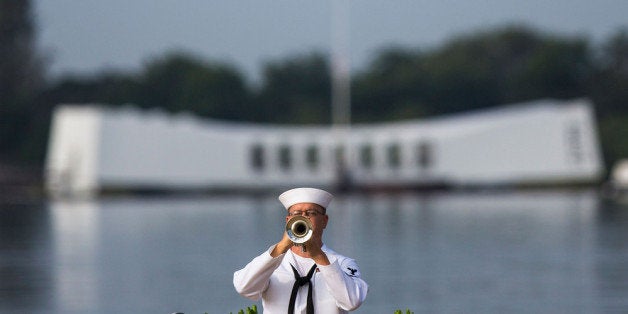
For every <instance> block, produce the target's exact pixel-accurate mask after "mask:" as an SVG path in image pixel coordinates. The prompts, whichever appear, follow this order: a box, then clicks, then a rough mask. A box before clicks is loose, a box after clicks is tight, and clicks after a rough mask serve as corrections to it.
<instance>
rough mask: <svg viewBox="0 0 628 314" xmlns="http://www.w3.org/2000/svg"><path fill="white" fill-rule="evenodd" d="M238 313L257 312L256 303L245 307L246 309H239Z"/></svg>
mask: <svg viewBox="0 0 628 314" xmlns="http://www.w3.org/2000/svg"><path fill="white" fill-rule="evenodd" d="M205 314H207V313H205ZM229 314H233V312H231V313H229ZM238 314H257V305H255V304H253V305H252V306H250V307H247V308H246V311H245V310H239V311H238Z"/></svg>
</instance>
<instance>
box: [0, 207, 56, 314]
mask: <svg viewBox="0 0 628 314" xmlns="http://www.w3.org/2000/svg"><path fill="white" fill-rule="evenodd" d="M48 219H49V218H48V215H47V212H46V211H45V210H44V208H43V206H42V205H41V204H5V203H2V202H0V313H16V312H23V313H37V311H38V310H41V309H43V308H51V304H50V303H49V300H50V299H51V297H50V293H51V289H50V286H51V282H52V278H51V277H52V275H51V271H52V270H51V269H50V267H48V266H49V264H48V261H49V259H48V257H49V256H50V254H51V249H50V242H49V237H50V234H51V231H50V229H49V227H48ZM16 309H19V310H18V311H16Z"/></svg>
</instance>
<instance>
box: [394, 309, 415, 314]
mask: <svg viewBox="0 0 628 314" xmlns="http://www.w3.org/2000/svg"><path fill="white" fill-rule="evenodd" d="M395 314H403V312H402V311H401V310H396V311H395ZM406 314H414V312H412V311H410V310H408V309H406Z"/></svg>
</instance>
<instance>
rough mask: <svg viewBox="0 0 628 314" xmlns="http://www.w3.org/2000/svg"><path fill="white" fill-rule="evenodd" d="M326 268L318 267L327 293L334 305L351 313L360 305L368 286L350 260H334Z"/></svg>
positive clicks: (356, 266)
mask: <svg viewBox="0 0 628 314" xmlns="http://www.w3.org/2000/svg"><path fill="white" fill-rule="evenodd" d="M330 262H331V263H330V264H329V265H327V266H319V267H318V268H319V269H320V272H321V274H322V275H323V278H324V279H325V284H326V285H327V289H328V290H329V293H330V294H331V295H332V296H333V297H334V299H335V300H336V305H337V306H338V307H340V308H341V309H343V310H345V311H353V310H355V309H357V308H358V307H360V305H362V302H364V299H366V294H367V292H368V285H367V284H366V282H365V281H364V280H362V278H360V269H359V268H358V265H357V263H356V262H355V261H354V260H352V259H350V258H342V259H334V260H332V261H330Z"/></svg>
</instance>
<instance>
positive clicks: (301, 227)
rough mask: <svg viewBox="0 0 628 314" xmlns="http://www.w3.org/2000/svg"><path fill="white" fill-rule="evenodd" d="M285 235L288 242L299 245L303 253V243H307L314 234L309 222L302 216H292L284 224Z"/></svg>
mask: <svg viewBox="0 0 628 314" xmlns="http://www.w3.org/2000/svg"><path fill="white" fill-rule="evenodd" d="M286 233H287V234H288V237H289V238H290V241H292V242H294V243H295V244H299V245H301V248H302V249H303V251H304V252H305V242H307V241H308V240H309V239H310V238H311V237H312V234H313V233H314V232H313V231H312V224H311V223H310V220H309V219H308V218H306V217H304V216H294V217H292V218H290V220H288V222H287V223H286Z"/></svg>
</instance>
